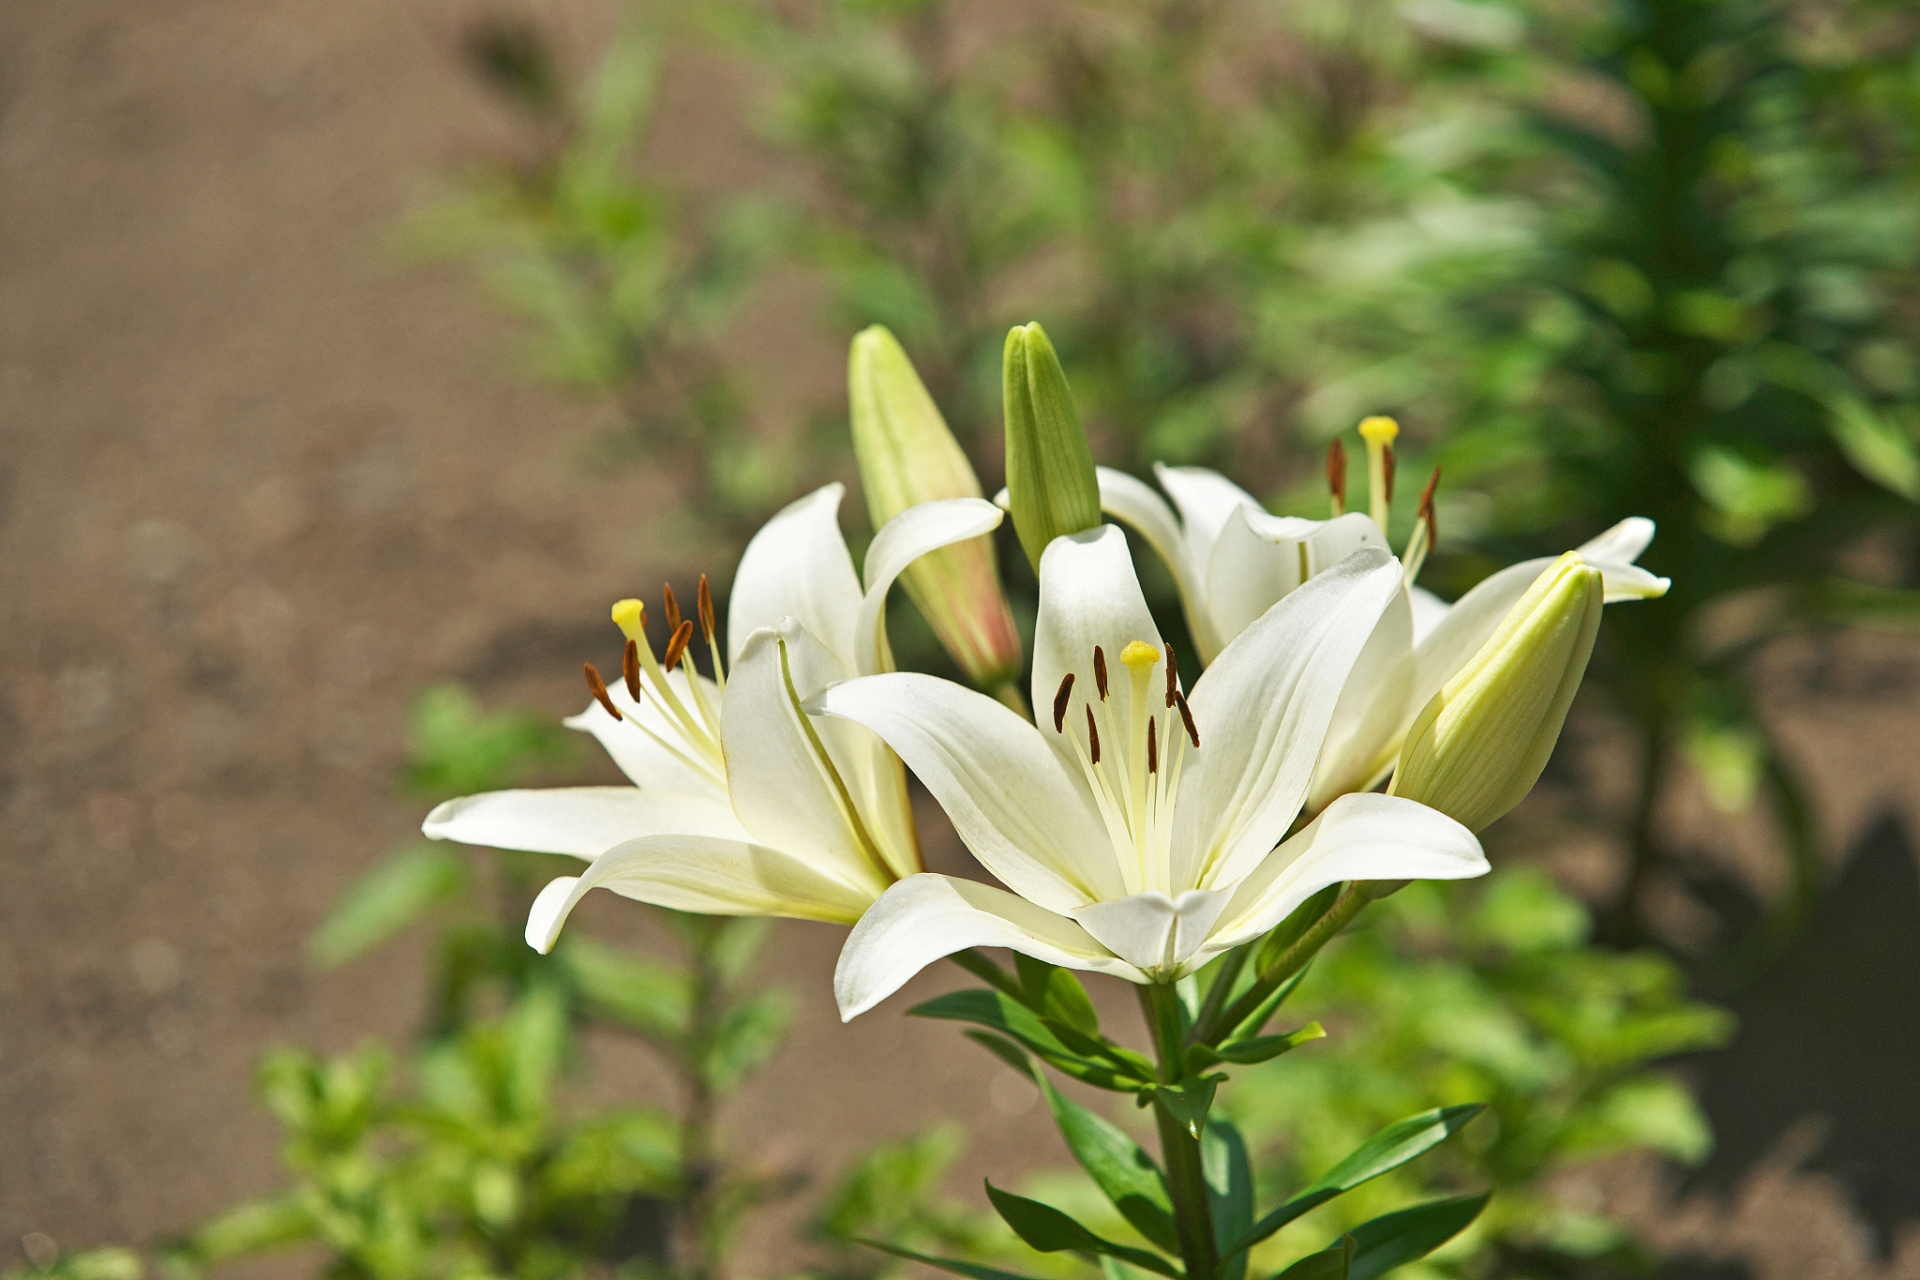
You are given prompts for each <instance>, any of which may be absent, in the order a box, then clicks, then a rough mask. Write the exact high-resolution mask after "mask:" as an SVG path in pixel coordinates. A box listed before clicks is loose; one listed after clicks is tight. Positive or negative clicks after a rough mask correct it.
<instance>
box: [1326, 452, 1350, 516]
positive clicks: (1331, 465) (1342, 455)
mask: <svg viewBox="0 0 1920 1280" xmlns="http://www.w3.org/2000/svg"><path fill="white" fill-rule="evenodd" d="M1327 492H1328V493H1330V494H1332V495H1333V505H1334V507H1335V508H1336V512H1337V511H1338V510H1342V509H1344V508H1345V507H1346V505H1347V446H1346V445H1344V444H1342V443H1341V442H1340V438H1339V437H1338V436H1335V437H1334V438H1333V439H1332V440H1329V441H1328V442H1327Z"/></svg>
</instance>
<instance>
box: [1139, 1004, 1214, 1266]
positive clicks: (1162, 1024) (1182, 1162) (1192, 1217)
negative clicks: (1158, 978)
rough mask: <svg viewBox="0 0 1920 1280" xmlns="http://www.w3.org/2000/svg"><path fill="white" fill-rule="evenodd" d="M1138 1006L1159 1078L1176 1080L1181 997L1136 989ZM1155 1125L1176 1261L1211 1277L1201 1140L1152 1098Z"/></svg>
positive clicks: (1211, 1240)
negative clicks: (1170, 1209) (1170, 1202)
mask: <svg viewBox="0 0 1920 1280" xmlns="http://www.w3.org/2000/svg"><path fill="white" fill-rule="evenodd" d="M1139 991H1140V1008H1141V1011H1142V1012H1143V1013H1144V1014H1145V1015H1146V1019H1147V1027H1148V1029H1149V1030H1150V1031H1151V1032H1152V1033H1153V1048H1154V1053H1155V1055H1156V1056H1157V1057H1158V1058H1159V1061H1160V1078H1161V1079H1162V1080H1163V1081H1165V1082H1166V1083H1168V1084H1175V1083H1177V1082H1178V1081H1179V1080H1180V1078H1181V1077H1182V1076H1183V1075H1185V1074H1186V1068H1185V1066H1184V1065H1183V1059H1184V1050H1183V1043H1182V1036H1181V1026H1180V997H1179V995H1178V993H1177V992H1175V990H1174V988H1173V984H1172V983H1169V982H1156V983H1152V984H1150V985H1147V986H1143V987H1141V988H1139ZM1153 1115H1154V1119H1155V1120H1156V1121H1157V1122H1158V1123H1159V1127H1160V1156H1161V1159H1162V1160H1163V1161H1164V1162H1165V1164H1166V1166H1167V1190H1168V1193H1169V1194H1170V1195H1171V1197H1172V1199H1173V1226H1174V1231H1175V1233H1176V1234H1177V1235H1178V1236H1179V1237H1180V1260H1181V1261H1182V1262H1184V1263H1185V1264H1186V1269H1187V1280H1215V1275H1216V1274H1217V1272H1218V1271H1219V1269H1220V1256H1219V1254H1218V1253H1217V1252H1216V1249H1215V1242H1214V1238H1213V1212H1212V1210H1211V1209H1210V1208H1209V1207H1208V1203H1207V1181H1206V1175H1205V1173H1204V1172H1203V1171H1202V1169H1201V1166H1200V1140H1199V1139H1198V1138H1196V1137H1194V1136H1193V1135H1192V1134H1191V1133H1188V1132H1187V1127H1186V1126H1185V1125H1184V1124H1182V1123H1181V1122H1180V1120H1179V1119H1178V1118H1177V1117H1176V1116H1174V1114H1173V1113H1172V1112H1170V1111H1168V1110H1167V1109H1166V1107H1164V1106H1162V1105H1161V1104H1160V1103H1158V1102H1155V1103H1154V1105H1153Z"/></svg>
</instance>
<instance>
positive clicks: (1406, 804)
mask: <svg viewBox="0 0 1920 1280" xmlns="http://www.w3.org/2000/svg"><path fill="white" fill-rule="evenodd" d="M1487 870H1488V867H1487V859H1486V855H1485V854H1484V853H1482V852H1481V849H1480V842H1479V841H1478V840H1476V839H1474V836H1473V833H1472V832H1471V831H1468V830H1467V829H1466V828H1465V827H1463V826H1461V825H1460V824H1459V823H1457V822H1455V821H1454V820H1453V819H1452V818H1449V817H1447V816H1446V815H1445V814H1443V813H1439V812H1436V811H1435V810H1432V809H1429V808H1427V807H1426V806H1425V805H1422V804H1415V803H1414V802H1413V801H1411V800H1403V799H1401V798H1400V797H1398V796H1380V795H1347V796H1341V797H1340V798H1339V799H1338V800H1335V801H1334V802H1333V804H1332V805H1330V806H1328V808H1327V811H1326V812H1325V813H1323V814H1321V815H1320V816H1319V817H1318V818H1316V819H1314V820H1313V821H1312V822H1311V823H1309V824H1308V825H1307V826H1306V827H1305V828H1304V829H1302V830H1301V831H1300V833H1299V834H1298V835H1295V836H1294V837H1292V838H1291V839H1289V840H1288V841H1287V842H1286V843H1285V844H1283V845H1281V846H1280V847H1279V848H1278V849H1275V850H1274V851H1273V852H1272V853H1271V854H1269V855H1268V856H1267V858H1266V859H1265V860H1264V861H1263V862H1261V864H1260V865H1259V866H1258V867H1256V868H1254V870H1253V872H1252V873H1251V874H1249V875H1248V876H1247V877H1246V878H1245V879H1244V880H1242V881H1241V882H1240V884H1239V886H1238V888H1237V889H1236V890H1235V891H1234V894H1233V900H1232V901H1231V902H1229V903H1228V904H1227V906H1226V909H1225V910H1224V911H1222V912H1221V914H1220V920H1219V923H1218V924H1216V925H1215V926H1214V931H1213V936H1212V937H1211V938H1209V939H1208V940H1207V945H1206V947H1205V949H1204V950H1202V951H1201V952H1200V953H1199V954H1197V955H1195V956H1194V957H1193V959H1192V961H1190V962H1189V967H1192V966H1193V965H1197V964H1199V963H1202V962H1204V961H1205V960H1206V959H1207V958H1208V957H1209V956H1211V955H1215V954H1218V953H1219V952H1221V951H1225V950H1226V949H1227V948H1229V947H1234V946H1238V945H1239V944H1240V943H1242V942H1249V941H1251V940H1252V939H1254V938H1257V937H1259V936H1260V935H1261V934H1263V933H1265V932H1266V931H1267V930H1269V929H1271V928H1273V926H1275V925H1277V924H1279V923H1280V922H1281V921H1282V920H1284V919H1286V918H1287V916H1289V915H1290V914H1292V912H1293V909H1294V908H1295V907H1298V906H1299V905H1300V904H1301V903H1303V902H1305V901H1306V900H1307V899H1308V898H1310V897H1312V896H1313V895H1314V894H1316V893H1318V892H1320V890H1322V889H1324V888H1326V887H1327V886H1328V885H1330V884H1338V883H1339V882H1341V881H1342V880H1465V879H1470V878H1472V877H1474V876H1478V875H1484V874H1486V872H1487Z"/></svg>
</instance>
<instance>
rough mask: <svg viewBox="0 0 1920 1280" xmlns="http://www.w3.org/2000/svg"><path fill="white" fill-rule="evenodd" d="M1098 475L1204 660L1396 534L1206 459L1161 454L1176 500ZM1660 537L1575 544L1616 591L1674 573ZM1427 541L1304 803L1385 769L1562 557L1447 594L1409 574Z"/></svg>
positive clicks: (1621, 593)
mask: <svg viewBox="0 0 1920 1280" xmlns="http://www.w3.org/2000/svg"><path fill="white" fill-rule="evenodd" d="M1098 474H1099V480H1100V502H1101V505H1102V507H1103V508H1105V510H1106V511H1107V512H1108V513H1109V514H1111V515H1113V516H1115V517H1117V518H1118V519H1120V520H1122V521H1124V522H1125V523H1127V524H1129V525H1131V526H1132V527H1133V528H1134V529H1136V530H1138V531H1139V533H1140V535H1141V536H1142V537H1143V538H1144V539H1146V541H1147V544H1148V545H1149V546H1151V547H1153V549H1154V550H1155V551H1156V552H1158V553H1159V555H1160V557H1161V559H1163V560H1165V561H1166V563H1167V567H1168V569H1169V570H1170V571H1171V572H1172V574H1173V577H1174V582H1175V584H1176V585H1177V586H1178V588H1179V591H1180V599H1181V604H1182V606H1183V607H1184V609H1185V611H1186V616H1187V625H1188V627H1189V629H1190V630H1191V631H1192V632H1193V636H1194V643H1195V644H1196V645H1198V646H1199V647H1200V649H1201V657H1202V658H1203V659H1206V658H1208V656H1209V654H1210V653H1212V652H1217V651H1219V650H1220V649H1221V648H1222V647H1224V646H1225V645H1227V644H1228V643H1229V642H1231V641H1232V640H1233V638H1234V637H1235V636H1237V635H1238V634H1239V633H1240V631H1241V630H1242V629H1243V628H1244V627H1246V626H1247V625H1248V623H1250V622H1251V621H1252V620H1253V619H1255V618H1258V617H1260V616H1261V615H1262V614H1263V613H1265V611H1266V610H1267V609H1268V608H1269V607H1271V606H1272V605H1273V604H1274V603H1275V602H1276V601H1278V600H1281V599H1283V598H1285V597H1286V596H1287V595H1288V594H1289V593H1290V592H1292V591H1294V590H1296V589H1297V588H1299V587H1300V586H1301V585H1302V584H1303V583H1305V582H1307V581H1309V580H1311V579H1312V578H1313V577H1314V575H1316V574H1318V573H1320V572H1321V571H1323V570H1324V569H1325V568H1326V567H1327V566H1328V565H1331V564H1337V563H1339V562H1340V560H1341V559H1343V558H1344V557H1345V556H1347V555H1348V554H1350V553H1351V552H1352V551H1353V550H1355V549H1356V548H1359V547H1380V548H1385V547H1386V546H1387V545H1388V544H1387V539H1386V536H1385V534H1384V533H1382V532H1381V529H1380V527H1379V525H1378V524H1376V523H1375V521H1374V519H1373V517H1372V516H1370V515H1367V514H1365V513H1363V512H1359V511H1352V512H1348V513H1346V514H1344V515H1339V516H1335V517H1333V518H1332V519H1330V520H1309V519H1304V518H1301V517H1296V516H1275V515H1270V514H1268V513H1267V511H1266V509H1265V508H1264V507H1262V506H1261V505H1260V503H1259V502H1258V501H1256V500H1255V499H1254V497H1253V495H1251V494H1249V493H1247V492H1246V491H1245V490H1244V489H1242V488H1240V487H1239V486H1238V485H1236V484H1234V483H1233V482H1232V481H1231V480H1228V479H1227V478H1226V477H1225V476H1222V475H1220V474H1219V473H1217V472H1214V471H1209V470H1207V469H1205V468H1203V467H1168V466H1164V465H1157V466H1155V468H1154V474H1155V476H1156V477H1157V478H1158V479H1159V481H1160V483H1161V485H1162V486H1163V487H1164V488H1165V489H1166V491H1167V493H1168V495H1169V496H1171V497H1172V499H1173V505H1172V506H1171V507H1170V506H1169V505H1168V503H1167V501H1166V499H1164V498H1162V497H1161V496H1160V495H1159V494H1158V493H1156V492H1154V490H1153V489H1152V487H1150V486H1149V485H1147V484H1144V483H1142V482H1141V481H1139V480H1136V479H1134V478H1133V477H1132V476H1130V475H1127V474H1126V473H1124V472H1120V471H1114V470H1111V469H1109V468H1105V467H1102V468H1100V470H1099V473H1098ZM1175 508H1177V509H1178V515H1176V514H1175ZM1652 541H1653V521H1651V520H1647V519H1644V518H1642V517H1639V516H1632V517H1629V518H1628V519H1625V520H1622V521H1621V522H1620V523H1619V524H1617V525H1615V526H1614V527H1613V528H1611V529H1609V530H1607V531H1606V532H1605V533H1603V534H1601V535H1600V536H1599V537H1597V538H1594V539H1593V540H1592V541H1590V542H1587V543H1584V544H1582V545H1581V546H1580V547H1579V548H1577V550H1578V551H1579V552H1580V554H1581V556H1582V557H1583V558H1584V559H1585V560H1586V561H1587V563H1589V564H1591V565H1592V566H1593V567H1594V568H1596V569H1598V570H1600V572H1601V573H1602V575H1603V576H1604V579H1605V583H1606V600H1607V602H1608V603H1613V602H1616V601H1621V600H1640V599H1648V598H1652V597H1655V596H1660V595H1664V594H1666V590H1667V587H1668V585H1669V583H1668V580H1667V579H1665V578H1661V577H1656V576H1655V575H1653V574H1651V573H1648V572H1647V571H1646V570H1645V569H1642V568H1640V567H1639V566H1638V565H1636V564H1635V563H1634V561H1635V560H1636V559H1638V558H1639V556H1640V554H1641V553H1642V552H1643V551H1645V550H1646V549H1647V545H1648V544H1649V543H1651V542H1652ZM1421 554H1422V552H1421V550H1420V549H1419V548H1418V547H1416V548H1415V549H1414V550H1413V553H1412V554H1410V555H1409V557H1408V564H1407V566H1406V568H1407V570H1408V572H1406V573H1405V574H1404V575H1403V576H1404V577H1405V579H1406V580H1405V581H1404V582H1403V584H1402V590H1401V591H1400V592H1399V594H1398V597H1397V598H1396V599H1394V600H1392V601H1390V602H1389V603H1388V605H1387V607H1386V608H1385V609H1384V610H1383V611H1382V613H1381V615H1380V622H1379V625H1378V626H1377V627H1376V628H1375V630H1374V632H1373V634H1372V635H1371V636H1370V637H1369V638H1368V640H1367V642H1366V646H1365V649H1364V651H1363V652H1362V653H1361V655H1360V659H1359V661H1358V662H1356V663H1355V664H1354V668H1353V673H1352V678H1351V680H1350V681H1349V683H1348V687H1347V690H1346V692H1345V693H1344V694H1343V696H1342V697H1341V700H1340V705H1339V707H1338V709H1337V710H1336V711H1335V713H1334V718H1333V723H1332V725H1331V726H1330V728H1329V730H1328V733H1327V738H1326V742H1325V745H1324V747H1323V750H1322V754H1321V766H1320V769H1319V771H1318V772H1317V774H1316V776H1315V779H1314V783H1313V790H1312V792H1311V794H1310V795H1309V797H1308V800H1307V811H1308V812H1309V813H1317V812H1319V811H1320V810H1322V809H1324V808H1325V807H1326V806H1327V805H1328V804H1330V803H1331V802H1332V801H1333V799H1334V797H1336V796H1340V795H1344V794H1347V793H1349V792H1354V791H1365V790H1368V789H1370V788H1372V787H1374V786H1377V785H1378V784H1379V783H1380V781H1381V780H1382V779H1383V778H1385V776H1386V775H1387V774H1388V773H1389V772H1390V771H1391V770H1392V768H1393V762H1394V760H1395V759H1396V758H1397V757H1398V755H1399V752H1400V747H1401V744H1402V742H1403V740H1404V739H1405V737H1406V732H1407V728H1408V726H1409V725H1411V724H1412V723H1413V719H1414V717H1415V716H1417V715H1418V714H1419V713H1420V710H1421V708H1422V707H1424V706H1425V705H1426V704H1427V701H1428V700H1429V699H1431V698H1432V697H1433V695H1434V694H1435V693H1436V692H1438V691H1439V689H1440V688H1441V686H1443V685H1445V684H1446V682H1447V681H1448V680H1450V679H1452V678H1453V676H1454V675H1455V673H1457V672H1458V671H1459V670H1460V668H1461V667H1463V666H1464V665H1465V664H1466V663H1467V661H1468V659H1470V658H1472V657H1473V655H1474V654H1475V653H1477V652H1478V651H1479V649H1480V646H1481V645H1483V644H1485V643H1486V642H1487V640H1488V638H1489V637H1491V636H1492V635H1493V632H1494V630H1495V628H1497V627H1498V626H1499V625H1500V619H1501V618H1503V617H1505V616H1506V613H1507V610H1508V609H1510V608H1512V607H1513V605H1514V603H1515V602H1516V601H1518V600H1519V599H1520V597H1521V596H1522V595H1524V594H1525V593H1526V590H1527V588H1528V587H1529V586H1530V585H1532V583H1533V581H1534V579H1535V578H1537V577H1539V575H1540V574H1541V573H1542V572H1543V571H1545V570H1546V569H1547V567H1548V566H1550V565H1551V564H1553V562H1554V559H1553V557H1550V556H1549V557H1543V558H1541V559H1538V560H1526V561H1522V562H1521V563H1519V564H1514V565H1510V566H1508V567H1507V568H1505V569H1502V570H1500V571H1499V572H1498V573H1495V574H1493V575H1492V576H1490V577H1488V578H1487V579H1485V580H1484V581H1482V582H1481V583H1480V584H1479V585H1478V586H1476V587H1474V588H1473V589H1472V590H1471V591H1469V592H1467V593H1466V594H1465V595H1464V596H1462V597H1461V598H1460V599H1459V600H1458V601H1457V602H1456V603H1454V604H1451V605H1449V604H1447V603H1445V602H1444V601H1442V600H1441V599H1440V598H1439V597H1437V596H1435V595H1433V594H1432V593H1431V592H1428V591H1425V590H1423V589H1422V588H1420V587H1418V586H1416V585H1415V584H1414V583H1413V581H1412V576H1413V574H1414V573H1417V572H1418V560H1419V558H1420V556H1421Z"/></svg>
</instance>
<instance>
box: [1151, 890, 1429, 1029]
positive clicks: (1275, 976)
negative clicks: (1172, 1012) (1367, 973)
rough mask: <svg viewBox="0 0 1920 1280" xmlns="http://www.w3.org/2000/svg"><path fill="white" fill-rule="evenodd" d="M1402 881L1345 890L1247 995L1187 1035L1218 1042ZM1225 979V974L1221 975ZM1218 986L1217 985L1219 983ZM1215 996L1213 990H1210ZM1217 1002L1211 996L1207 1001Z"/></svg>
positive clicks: (1195, 1025)
mask: <svg viewBox="0 0 1920 1280" xmlns="http://www.w3.org/2000/svg"><path fill="white" fill-rule="evenodd" d="M1400 883H1401V882H1398V881H1393V882H1383V883H1375V882H1374V881H1370V880H1356V881H1354V882H1353V883H1351V884H1349V885H1348V886H1347V887H1346V888H1345V889H1343V890H1341V892H1340V896H1339V897H1338V898H1337V899H1335V900H1334V904H1333V905H1332V906H1331V907H1329V908H1328V909H1327V914H1325V915H1323V916H1321V917H1320V918H1319V919H1318V920H1316V921H1314V922H1313V925H1312V926H1311V927H1310V928H1308V930H1307V931H1306V932H1305V933H1303V934H1301V935H1300V938H1299V940H1298V941H1296V942H1295V943H1294V944H1293V945H1292V946H1290V947H1288V948H1287V949H1286V950H1285V951H1283V952H1282V953H1281V954H1280V958H1279V959H1278V960H1277V961H1275V962H1274V964H1273V966H1272V967H1271V968H1269V969H1267V970H1266V971H1264V972H1263V973H1261V975H1260V977H1259V978H1258V979H1257V980H1256V981H1255V982H1254V984H1253V985H1252V986H1251V987H1248V988H1247V991H1246V994H1245V995H1243V996H1241V997H1240V998H1239V999H1238V1000H1235V1001H1234V1002H1233V1003H1232V1004H1231V1005H1228V1006H1227V1011H1226V1012H1225V1013H1223V1014H1219V1015H1217V1016H1214V1017H1212V1018H1207V1017H1202V1018H1201V1019H1200V1020H1198V1021H1197V1022H1196V1023H1195V1024H1194V1028H1193V1033H1192V1034H1191V1035H1190V1036H1188V1037H1187V1039H1188V1040H1189V1042H1191V1043H1193V1044H1214V1043H1216V1042H1217V1041H1218V1040H1219V1039H1220V1037H1222V1036H1225V1035H1227V1034H1229V1033H1230V1032H1232V1031H1233V1030H1234V1029H1235V1028H1236V1027H1238V1026H1239V1025H1240V1024H1241V1023H1243V1022H1245V1021H1246V1020H1247V1019H1248V1018H1250V1017H1252V1016H1253V1012H1254V1010H1256V1009H1258V1008H1259V1007H1260V1005H1261V1003H1262V1002H1263V1001H1265V1000H1266V998H1267V997H1268V996H1270V995H1272V994H1273V993H1274V992H1275V991H1277V990H1279V989H1280V984H1281V983H1283V982H1285V981H1286V980H1287V979H1288V978H1291V977H1292V976H1293V975H1294V974H1296V973H1298V972H1300V970H1302V969H1304V968H1306V966H1307V961H1309V960H1311V959H1313V957H1314V956H1315V955H1316V954H1318V953H1319V951H1320V948H1321V947H1324V946H1326V945H1327V943H1328V942H1330V941H1331V940H1332V939H1333V936H1334V935H1335V934H1337V933H1339V932H1340V931H1341V930H1342V929H1344V928H1346V927H1347V926H1348V925H1349V924H1351V923H1352V922H1353V918H1354V917H1355V916H1357V915H1359V914H1360V911H1361V909H1362V908H1364V907H1365V906H1366V905H1367V904H1368V903H1369V902H1372V901H1373V900H1374V897H1375V896H1376V895H1378V896H1383V897H1384V896H1385V895H1386V893H1387V892H1390V891H1391V890H1393V889H1396V888H1398V887H1399V885H1400ZM1221 976H1222V977H1223V978H1224V977H1225V976H1226V974H1225V973H1222V975H1221ZM1216 985H1217V984H1216ZM1209 995H1211V993H1209ZM1207 1003H1208V1004H1209V1005H1211V1004H1212V1003H1213V1001H1212V1000H1211V999H1209V1000H1208V1002H1207Z"/></svg>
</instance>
